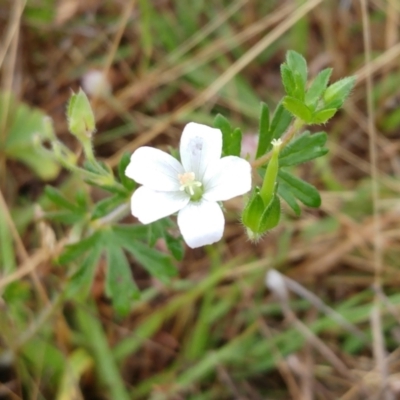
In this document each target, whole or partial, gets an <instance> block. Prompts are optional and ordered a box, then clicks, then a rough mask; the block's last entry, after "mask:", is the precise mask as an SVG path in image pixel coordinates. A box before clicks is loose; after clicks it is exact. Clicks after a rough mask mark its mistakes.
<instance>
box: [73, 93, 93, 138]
mask: <svg viewBox="0 0 400 400" xmlns="http://www.w3.org/2000/svg"><path fill="white" fill-rule="evenodd" d="M67 118H68V128H69V131H70V132H71V133H72V134H73V135H75V136H76V137H77V138H78V140H79V141H80V142H81V143H82V144H83V145H86V144H87V143H88V142H90V139H91V137H92V134H93V133H94V132H95V130H96V126H95V119H94V114H93V110H92V107H91V106H90V103H89V100H88V98H87V96H86V94H85V92H84V91H83V90H82V89H79V92H78V94H76V93H73V94H72V96H71V99H70V101H69V104H68V109H67Z"/></svg>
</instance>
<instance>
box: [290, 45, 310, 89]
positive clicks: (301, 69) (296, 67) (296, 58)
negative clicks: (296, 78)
mask: <svg viewBox="0 0 400 400" xmlns="http://www.w3.org/2000/svg"><path fill="white" fill-rule="evenodd" d="M286 63H287V65H288V66H289V68H290V69H291V70H292V72H293V73H295V72H297V73H298V74H299V75H300V77H301V80H302V82H303V85H304V86H305V85H306V82H307V61H306V59H305V58H304V57H303V56H302V55H301V54H299V53H297V52H296V51H293V50H289V51H288V52H287V53H286Z"/></svg>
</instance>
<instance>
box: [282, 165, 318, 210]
mask: <svg viewBox="0 0 400 400" xmlns="http://www.w3.org/2000/svg"><path fill="white" fill-rule="evenodd" d="M279 180H280V182H284V183H286V184H287V186H288V187H289V189H290V191H291V192H292V194H293V195H294V196H295V197H296V198H297V199H299V200H300V201H301V202H302V203H303V204H304V205H306V206H308V207H314V208H315V207H319V206H320V205H321V196H320V194H319V192H318V190H317V189H316V188H315V187H314V186H312V185H310V184H309V183H307V182H305V181H303V180H302V179H300V178H297V177H295V176H294V175H292V174H291V173H289V172H287V171H284V170H282V169H281V170H280V171H279Z"/></svg>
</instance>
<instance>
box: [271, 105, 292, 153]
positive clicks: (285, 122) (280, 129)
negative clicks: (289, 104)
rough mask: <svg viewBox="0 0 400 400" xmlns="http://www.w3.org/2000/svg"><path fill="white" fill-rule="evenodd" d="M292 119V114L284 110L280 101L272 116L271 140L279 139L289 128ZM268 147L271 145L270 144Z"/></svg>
mask: <svg viewBox="0 0 400 400" xmlns="http://www.w3.org/2000/svg"><path fill="white" fill-rule="evenodd" d="M292 119H293V117H292V114H291V113H290V112H289V111H288V110H286V109H285V107H284V106H283V103H282V101H281V102H280V103H279V104H278V105H277V106H276V108H275V111H274V115H273V116H272V121H271V127H270V130H271V132H272V134H271V136H272V139H279V138H280V137H281V136H282V135H283V134H284V133H285V132H286V131H287V129H288V128H289V125H290V123H291V122H292ZM270 146H272V145H271V144H270Z"/></svg>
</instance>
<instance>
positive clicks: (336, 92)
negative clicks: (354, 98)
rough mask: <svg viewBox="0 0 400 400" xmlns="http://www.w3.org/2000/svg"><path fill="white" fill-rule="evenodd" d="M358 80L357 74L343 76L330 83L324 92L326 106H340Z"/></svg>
mask: <svg viewBox="0 0 400 400" xmlns="http://www.w3.org/2000/svg"><path fill="white" fill-rule="evenodd" d="M355 82H356V77H355V76H349V77H347V78H343V79H341V80H340V81H337V82H335V83H333V84H332V85H330V86H329V87H328V89H326V91H325V93H324V102H325V108H340V107H341V106H342V105H343V103H344V101H345V100H346V99H347V97H348V96H349V94H350V92H351V90H352V89H353V87H354V84H355Z"/></svg>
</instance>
